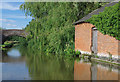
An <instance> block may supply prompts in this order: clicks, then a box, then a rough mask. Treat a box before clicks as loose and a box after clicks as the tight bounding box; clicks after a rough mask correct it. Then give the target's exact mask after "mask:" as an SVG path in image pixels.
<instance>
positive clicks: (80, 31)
mask: <svg viewBox="0 0 120 82" xmlns="http://www.w3.org/2000/svg"><path fill="white" fill-rule="evenodd" d="M92 27H94V26H93V25H92V24H90V23H82V24H79V25H76V26H75V50H81V51H85V52H91V40H92V39H91V37H92V33H91V31H92V29H91V28H92Z"/></svg>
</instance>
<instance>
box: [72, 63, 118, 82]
mask: <svg viewBox="0 0 120 82" xmlns="http://www.w3.org/2000/svg"><path fill="white" fill-rule="evenodd" d="M117 68H118V69H115V68H114V67H113V68H109V67H107V66H103V65H101V64H95V63H83V62H76V61H75V64H74V80H118V79H119V75H120V73H119V71H120V70H119V68H120V67H119V66H117ZM110 69H111V70H110Z"/></svg>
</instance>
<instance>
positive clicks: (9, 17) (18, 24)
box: [0, 2, 32, 29]
mask: <svg viewBox="0 0 120 82" xmlns="http://www.w3.org/2000/svg"><path fill="white" fill-rule="evenodd" d="M22 3H24V2H0V5H1V4H2V6H0V14H2V15H1V16H2V17H0V22H1V23H2V24H0V27H2V28H4V29H23V28H25V27H26V25H27V24H29V22H30V21H31V19H32V17H30V16H27V17H26V16H25V13H24V12H23V11H21V10H20V9H19V6H20V5H21V4H22Z"/></svg>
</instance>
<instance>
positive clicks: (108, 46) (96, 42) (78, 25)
mask: <svg viewBox="0 0 120 82" xmlns="http://www.w3.org/2000/svg"><path fill="white" fill-rule="evenodd" d="M116 3H118V2H111V3H108V4H106V5H105V6H104V7H101V8H99V9H97V10H94V11H93V12H91V13H89V14H88V15H87V16H85V17H83V18H82V19H80V20H79V21H77V22H75V23H74V25H75V50H79V51H81V53H85V54H92V53H95V54H97V55H98V56H105V57H107V56H109V54H112V57H114V58H118V57H119V56H118V55H120V48H119V46H120V41H119V40H116V39H115V38H114V37H112V36H109V35H103V34H102V33H101V32H99V31H98V30H97V29H96V27H95V25H93V24H90V23H87V22H85V20H87V19H89V18H91V16H92V15H96V14H99V13H100V12H103V11H104V9H105V7H109V6H113V5H115V4H116Z"/></svg>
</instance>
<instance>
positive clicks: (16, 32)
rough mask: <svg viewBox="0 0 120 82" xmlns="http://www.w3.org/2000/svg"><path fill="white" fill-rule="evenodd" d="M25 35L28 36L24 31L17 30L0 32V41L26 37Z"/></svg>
mask: <svg viewBox="0 0 120 82" xmlns="http://www.w3.org/2000/svg"><path fill="white" fill-rule="evenodd" d="M27 35H28V33H26V32H25V30H19V29H5V30H0V41H2V42H4V41H5V39H6V38H7V37H9V36H21V37H26V36H27Z"/></svg>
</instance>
